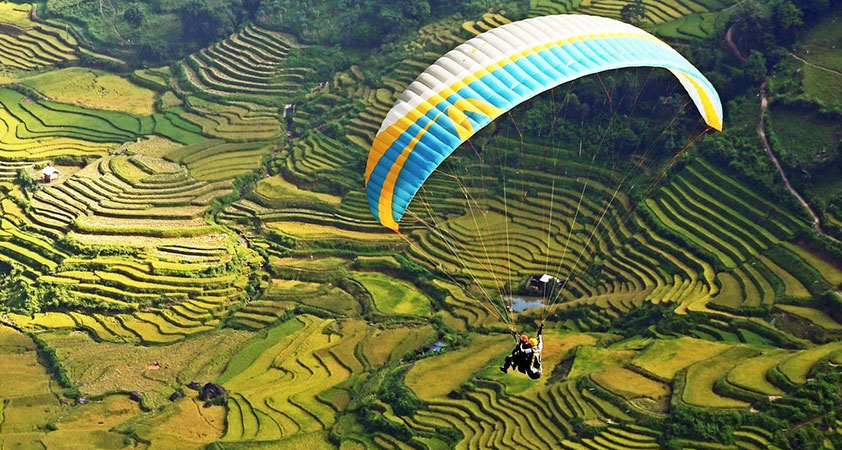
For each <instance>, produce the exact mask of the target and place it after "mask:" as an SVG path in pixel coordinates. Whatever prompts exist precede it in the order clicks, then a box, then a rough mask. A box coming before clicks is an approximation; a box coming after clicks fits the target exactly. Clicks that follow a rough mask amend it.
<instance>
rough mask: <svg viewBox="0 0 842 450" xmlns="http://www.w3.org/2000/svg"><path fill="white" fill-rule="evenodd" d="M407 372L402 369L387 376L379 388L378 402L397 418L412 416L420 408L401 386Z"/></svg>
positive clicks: (412, 396)
mask: <svg viewBox="0 0 842 450" xmlns="http://www.w3.org/2000/svg"><path fill="white" fill-rule="evenodd" d="M408 370H409V369H408V368H404V369H400V370H397V371H395V372H393V373H391V374H389V375H388V376H387V377H386V379H385V380H384V381H383V384H382V385H381V387H380V394H379V397H380V400H381V401H382V402H383V403H386V404H387V405H389V406H391V407H392V411H394V412H395V414H397V415H399V416H412V415H414V414H415V412H416V411H417V410H418V408H419V407H421V401H420V400H418V399H417V398H416V397H415V394H413V393H412V391H410V390H409V388H407V387H406V386H404V385H403V384H402V383H403V378H404V376H405V375H406V372H407V371H408Z"/></svg>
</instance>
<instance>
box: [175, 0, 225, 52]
mask: <svg viewBox="0 0 842 450" xmlns="http://www.w3.org/2000/svg"><path fill="white" fill-rule="evenodd" d="M231 3H233V4H231V5H229V4H228V2H208V1H203V0H190V1H189V2H187V4H185V5H184V6H182V7H181V8H180V9H179V11H178V14H179V16H180V17H181V26H182V27H183V29H184V32H185V34H186V35H187V36H192V37H193V39H195V40H196V42H198V43H199V45H201V46H205V45H208V44H210V43H211V42H213V41H214V40H216V39H219V38H221V37H223V36H227V35H229V34H231V33H233V32H234V28H235V27H236V25H237V18H236V17H235V15H234V11H236V10H237V7H236V4H237V3H239V2H236V1H235V2H231Z"/></svg>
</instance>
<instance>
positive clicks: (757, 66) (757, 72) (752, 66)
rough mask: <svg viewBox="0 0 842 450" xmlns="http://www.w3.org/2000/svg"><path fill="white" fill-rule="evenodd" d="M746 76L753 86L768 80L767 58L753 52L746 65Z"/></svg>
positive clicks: (757, 52) (755, 51)
mask: <svg viewBox="0 0 842 450" xmlns="http://www.w3.org/2000/svg"><path fill="white" fill-rule="evenodd" d="M744 71H745V74H746V77H748V80H749V81H750V82H751V83H752V84H758V85H759V84H760V83H762V82H763V81H764V80H765V79H766V75H767V73H768V71H767V69H766V57H765V56H763V53H761V52H759V51H757V50H752V51H751V53H750V54H749V55H748V58H747V59H746V63H745V69H744Z"/></svg>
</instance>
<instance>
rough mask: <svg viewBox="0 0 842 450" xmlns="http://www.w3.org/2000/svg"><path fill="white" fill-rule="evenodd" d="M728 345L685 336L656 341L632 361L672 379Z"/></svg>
mask: <svg viewBox="0 0 842 450" xmlns="http://www.w3.org/2000/svg"><path fill="white" fill-rule="evenodd" d="M727 348H728V347H727V346H726V345H723V344H720V343H716V342H709V341H702V340H699V339H693V338H688V337H683V338H679V339H671V340H663V341H660V340H659V341H655V342H653V343H652V345H650V346H649V347H647V348H646V349H645V350H644V351H643V352H642V353H641V354H640V356H638V357H637V358H635V359H634V360H633V361H632V362H631V363H632V364H633V365H634V366H636V367H639V368H641V369H643V370H645V371H647V372H649V373H651V374H653V375H655V376H657V377H659V378H661V379H663V380H671V379H672V378H673V376H675V374H676V373H678V371H679V370H681V369H683V368H685V367H687V366H689V365H691V364H693V363H695V362H698V361H702V360H705V359H708V358H710V357H712V356H714V355H716V354H719V353H721V352H723V351H725V350H726V349H727Z"/></svg>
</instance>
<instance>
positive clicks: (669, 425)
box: [661, 406, 742, 444]
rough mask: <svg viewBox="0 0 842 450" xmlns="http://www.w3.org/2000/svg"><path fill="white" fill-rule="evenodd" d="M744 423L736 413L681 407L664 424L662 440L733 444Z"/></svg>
mask: <svg viewBox="0 0 842 450" xmlns="http://www.w3.org/2000/svg"><path fill="white" fill-rule="evenodd" d="M741 422H742V418H741V417H740V413H738V412H736V411H732V412H728V413H717V412H712V411H707V410H704V409H700V408H693V407H688V406H680V407H678V408H676V409H675V410H674V411H672V413H671V414H670V415H669V417H668V418H667V419H666V420H665V421H664V423H663V428H662V431H663V435H662V437H661V439H662V440H663V442H664V443H668V442H670V441H672V440H674V439H693V440H697V441H701V442H716V443H720V444H731V443H733V442H734V431H735V430H736V428H737V427H738V426H739V425H740V423H741Z"/></svg>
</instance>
